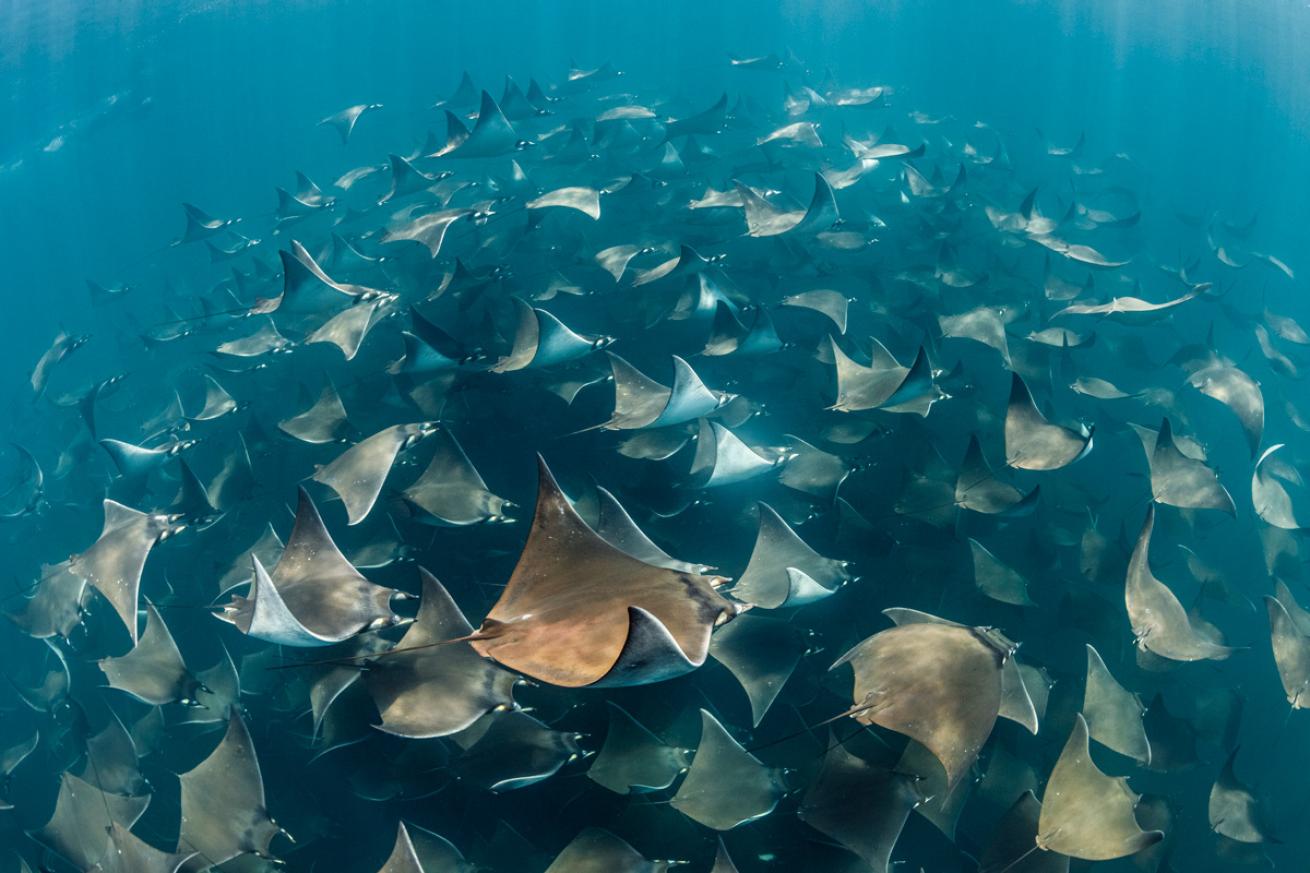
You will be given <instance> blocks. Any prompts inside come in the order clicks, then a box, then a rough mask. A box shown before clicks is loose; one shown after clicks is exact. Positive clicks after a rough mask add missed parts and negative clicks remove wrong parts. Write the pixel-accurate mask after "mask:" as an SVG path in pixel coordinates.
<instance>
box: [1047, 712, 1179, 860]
mask: <svg viewBox="0 0 1310 873" xmlns="http://www.w3.org/2000/svg"><path fill="white" fill-rule="evenodd" d="M1137 801H1138V796H1137V795H1136V794H1134V793H1133V791H1132V789H1130V788H1129V787H1128V780H1127V779H1124V778H1123V777H1122V776H1119V777H1114V776H1107V775H1105V774H1104V773H1102V772H1101V771H1100V770H1098V769H1097V768H1096V764H1095V763H1093V762H1092V758H1091V755H1090V754H1089V751H1088V748H1087V722H1086V721H1084V720H1083V717H1082V716H1081V715H1076V716H1074V726H1073V732H1072V733H1071V734H1070V735H1069V741H1068V742H1067V743H1065V746H1064V751H1062V752H1061V753H1060V758H1059V760H1058V761H1056V762H1055V768H1054V769H1053V770H1052V771H1051V776H1050V778H1049V779H1048V780H1047V781H1046V791H1045V793H1044V794H1043V796H1042V811H1041V815H1040V817H1039V818H1038V821H1037V838H1036V843H1037V846H1038V848H1040V849H1043V850H1045V851H1048V852H1059V853H1061V854H1063V855H1068V856H1069V857H1071V858H1081V859H1083V860H1085V861H1108V860H1111V859H1113V858H1122V857H1125V856H1127V855H1132V854H1135V853H1137V852H1140V851H1141V850H1142V849H1145V848H1147V847H1148V846H1152V845H1154V844H1156V843H1158V842H1160V840H1162V839H1164V834H1162V833H1160V831H1143V830H1142V829H1141V828H1140V827H1138V825H1137V819H1136V818H1134V817H1133V808H1134V807H1136V806H1137Z"/></svg>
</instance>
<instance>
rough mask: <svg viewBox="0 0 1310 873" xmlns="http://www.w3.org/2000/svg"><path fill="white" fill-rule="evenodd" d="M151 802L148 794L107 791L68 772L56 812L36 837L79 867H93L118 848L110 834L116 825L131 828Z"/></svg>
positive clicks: (57, 801)
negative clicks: (131, 794)
mask: <svg viewBox="0 0 1310 873" xmlns="http://www.w3.org/2000/svg"><path fill="white" fill-rule="evenodd" d="M149 803H150V798H149V797H148V796H147V797H119V796H118V795H116V794H107V793H105V792H103V791H101V790H100V789H99V788H96V787H95V786H94V785H91V784H90V783H87V782H83V781H82V780H81V779H78V778H77V777H76V776H74V775H73V774H72V773H64V774H63V775H62V776H61V777H60V781H59V798H58V800H56V801H55V811H54V813H53V814H51V816H50V820H49V821H48V822H46V823H45V825H44V826H42V828H41V829H40V830H39V831H37V832H36V833H35V836H36V837H37V838H38V839H39V840H41V842H43V843H45V844H46V845H48V846H50V848H52V849H54V850H55V851H56V852H58V853H59V855H61V856H62V857H63V858H65V859H66V860H68V861H70V862H72V863H73V864H74V865H76V866H77V868H78V869H79V870H93V869H96V864H97V862H99V861H100V860H101V859H103V858H104V857H105V856H106V854H108V853H109V852H110V851H112V850H113V849H114V848H115V845H114V843H113V842H112V840H111V837H110V834H111V829H112V827H113V826H114V824H115V823H117V824H121V825H123V826H124V827H127V828H130V827H131V826H132V825H133V824H135V823H136V820H137V819H139V818H140V817H141V815H142V813H144V812H145V811H146V806H147V805H149Z"/></svg>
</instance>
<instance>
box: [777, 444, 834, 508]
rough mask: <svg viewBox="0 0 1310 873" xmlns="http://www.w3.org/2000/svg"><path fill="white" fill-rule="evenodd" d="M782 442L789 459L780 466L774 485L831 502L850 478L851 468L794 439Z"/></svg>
mask: <svg viewBox="0 0 1310 873" xmlns="http://www.w3.org/2000/svg"><path fill="white" fill-rule="evenodd" d="M783 438H784V439H785V440H787V454H788V455H790V456H791V457H789V458H787V460H786V461H785V462H784V463H783V465H782V470H781V471H780V472H779V473H778V481H779V482H780V483H781V484H783V485H785V486H786V487H788V488H791V489H793V490H795V491H800V492H801V493H803V494H810V495H813V496H815V497H818V498H819V499H821V500H824V501H825V502H829V503H830V502H832V501H833V500H835V499H836V497H837V492H838V491H840V490H841V486H842V483H843V482H845V481H846V478H847V477H848V476H850V474H851V465H850V464H849V463H848V462H847V461H846V460H845V459H844V458H841V457H839V456H837V455H834V454H830V453H829V452H825V451H823V450H822V449H820V448H816V447H815V446H812V445H810V444H809V443H807V442H806V441H805V440H803V439H801V438H800V437H798V436H792V435H791V434H784V435H783Z"/></svg>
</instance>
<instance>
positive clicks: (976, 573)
mask: <svg viewBox="0 0 1310 873" xmlns="http://www.w3.org/2000/svg"><path fill="white" fill-rule="evenodd" d="M969 548H970V550H971V551H972V552H973V582H974V584H975V585H977V586H978V590H979V591H981V592H982V593H983V594H985V595H987V596H988V597H990V598H991V599H992V600H996V601H999V602H1001V603H1009V604H1011V605H1013V606H1032V605H1033V601H1032V598H1030V597H1029V596H1028V580H1027V579H1025V578H1024V577H1023V576H1022V575H1021V574H1020V573H1019V572H1018V571H1016V570H1015V569H1014V568H1013V567H1011V566H1009V565H1008V564H1005V563H1003V562H1002V561H1001V560H1000V559H999V558H997V557H996V556H995V555H993V554H992V553H991V552H989V551H988V550H987V548H986V547H985V546H984V545H983V544H982V543H980V542H978V541H977V540H975V539H972V538H971V539H970V540H969Z"/></svg>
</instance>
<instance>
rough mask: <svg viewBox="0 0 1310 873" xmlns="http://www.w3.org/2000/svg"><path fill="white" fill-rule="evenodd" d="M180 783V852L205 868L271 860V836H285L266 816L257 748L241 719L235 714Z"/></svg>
mask: <svg viewBox="0 0 1310 873" xmlns="http://www.w3.org/2000/svg"><path fill="white" fill-rule="evenodd" d="M178 781H179V782H180V783H181V788H182V790H181V806H182V826H181V833H180V834H179V836H178V841H177V844H178V851H179V852H195V853H197V854H199V855H200V856H201V857H202V858H203V859H204V860H205V862H206V863H207V864H221V863H223V862H224V861H227V860H230V859H232V858H235V857H236V856H237V855H242V854H246V853H250V854H254V855H259V856H261V857H265V858H267V857H269V854H268V850H269V845H270V844H271V843H272V842H273V838H274V837H276V836H277V835H278V834H280V833H283V831H282V829H281V828H279V827H278V825H277V823H276V822H274V821H273V820H272V819H271V818H269V817H268V810H267V808H266V807H265V805H264V779H263V776H262V775H261V774H260V771H259V760H258V758H256V757H255V744H254V742H253V741H252V740H251V738H250V731H249V730H248V729H247V728H246V725H245V722H243V721H242V720H241V716H240V715H238V714H236V713H233V714H232V717H231V720H230V721H229V722H228V727H227V733H225V734H224V735H223V739H222V741H221V742H220V743H219V744H218V746H216V747H215V748H214V750H213V751H212V752H210V753H209V756H208V757H206V758H205V760H203V761H201V762H200V763H199V764H197V765H196V766H195V767H193V768H192V769H190V770H188V771H187V772H185V773H180V774H178Z"/></svg>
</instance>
